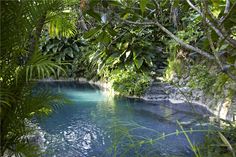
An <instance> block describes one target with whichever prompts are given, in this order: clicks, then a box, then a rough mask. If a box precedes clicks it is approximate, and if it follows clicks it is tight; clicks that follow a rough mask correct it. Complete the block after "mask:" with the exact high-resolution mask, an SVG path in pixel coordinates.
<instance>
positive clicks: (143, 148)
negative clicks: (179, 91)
mask: <svg viewBox="0 0 236 157" xmlns="http://www.w3.org/2000/svg"><path fill="white" fill-rule="evenodd" d="M39 86H41V87H45V86H47V87H49V89H51V90H53V91H55V92H60V93H62V94H63V95H65V96H66V97H67V98H69V99H70V100H72V102H73V105H65V106H63V107H62V108H60V109H59V110H57V111H56V112H55V113H53V114H52V115H51V116H50V117H48V118H46V119H44V120H43V121H41V122H40V126H41V128H42V130H43V131H44V132H45V135H44V138H45V139H46V140H45V144H44V145H45V149H46V154H45V156H48V157H51V156H56V157H77V156H78V157H80V156H81V157H86V156H88V157H90V156H102V157H106V156H107V157H109V156H128V157H132V156H137V155H140V156H145V155H146V156H192V155H193V154H192V152H191V150H190V149H189V144H188V142H187V140H186V138H185V137H184V135H178V136H177V135H173V136H169V137H167V138H165V139H161V140H158V141H157V142H156V141H155V139H158V138H159V137H160V136H162V135H163V133H164V134H168V133H172V132H175V131H176V129H178V130H180V129H179V126H178V125H177V124H176V120H179V121H180V122H181V123H182V124H183V127H184V128H185V129H189V128H194V129H197V128H202V126H201V125H199V124H197V123H189V122H194V121H196V119H198V118H199V117H198V116H197V115H194V114H190V113H186V112H180V111H175V110H174V109H171V108H167V107H165V105H163V104H151V103H147V102H144V101H141V100H137V99H136V100H135V99H128V98H111V97H109V96H106V95H105V94H103V93H102V92H101V91H100V90H99V89H98V88H97V87H95V86H91V85H88V84H78V83H75V82H67V83H66V82H58V83H55V82H54V83H40V85H39ZM185 123H186V124H187V125H184V124H185ZM205 127H207V126H205ZM189 137H190V138H191V140H192V142H193V143H199V142H201V141H202V138H203V135H202V134H201V133H192V134H189Z"/></svg>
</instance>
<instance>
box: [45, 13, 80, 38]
mask: <svg viewBox="0 0 236 157" xmlns="http://www.w3.org/2000/svg"><path fill="white" fill-rule="evenodd" d="M48 18H50V20H49V34H50V36H51V37H59V36H63V37H72V36H74V35H75V34H76V32H77V29H76V25H75V23H76V22H75V20H76V18H75V17H73V16H71V13H65V12H64V13H60V14H56V13H50V14H49V16H48Z"/></svg>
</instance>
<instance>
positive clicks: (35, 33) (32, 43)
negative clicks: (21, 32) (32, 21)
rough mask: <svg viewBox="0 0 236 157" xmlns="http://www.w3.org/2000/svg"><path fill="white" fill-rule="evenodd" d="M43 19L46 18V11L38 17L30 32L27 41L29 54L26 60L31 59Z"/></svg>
mask: <svg viewBox="0 0 236 157" xmlns="http://www.w3.org/2000/svg"><path fill="white" fill-rule="evenodd" d="M45 20H46V13H45V14H44V15H43V16H42V17H41V18H40V19H39V22H38V24H37V26H36V29H35V31H33V33H32V37H31V39H30V43H29V55H28V59H27V61H29V60H30V59H31V57H32V55H33V53H34V51H35V50H36V46H37V43H38V40H39V39H40V36H41V32H42V29H43V25H44V23H45Z"/></svg>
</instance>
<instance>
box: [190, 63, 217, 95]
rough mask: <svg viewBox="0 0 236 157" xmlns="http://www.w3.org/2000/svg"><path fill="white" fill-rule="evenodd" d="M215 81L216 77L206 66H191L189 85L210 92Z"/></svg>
mask: <svg viewBox="0 0 236 157" xmlns="http://www.w3.org/2000/svg"><path fill="white" fill-rule="evenodd" d="M215 81H216V77H215V76H214V75H213V74H211V73H210V72H209V70H208V69H207V67H206V66H204V65H195V66H193V67H191V71H190V80H189V87H191V88H199V89H201V90H204V91H206V92H209V90H210V89H211V87H212V86H213V84H214V83H215Z"/></svg>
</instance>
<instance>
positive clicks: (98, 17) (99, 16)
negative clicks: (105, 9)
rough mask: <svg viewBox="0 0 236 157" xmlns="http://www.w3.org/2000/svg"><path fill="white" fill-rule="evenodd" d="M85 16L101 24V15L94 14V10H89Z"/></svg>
mask: <svg viewBox="0 0 236 157" xmlns="http://www.w3.org/2000/svg"><path fill="white" fill-rule="evenodd" d="M87 14H88V15H90V16H92V17H93V18H94V19H96V20H97V21H98V22H101V15H100V14H99V13H96V12H94V10H92V9H90V10H88V11H87Z"/></svg>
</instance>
